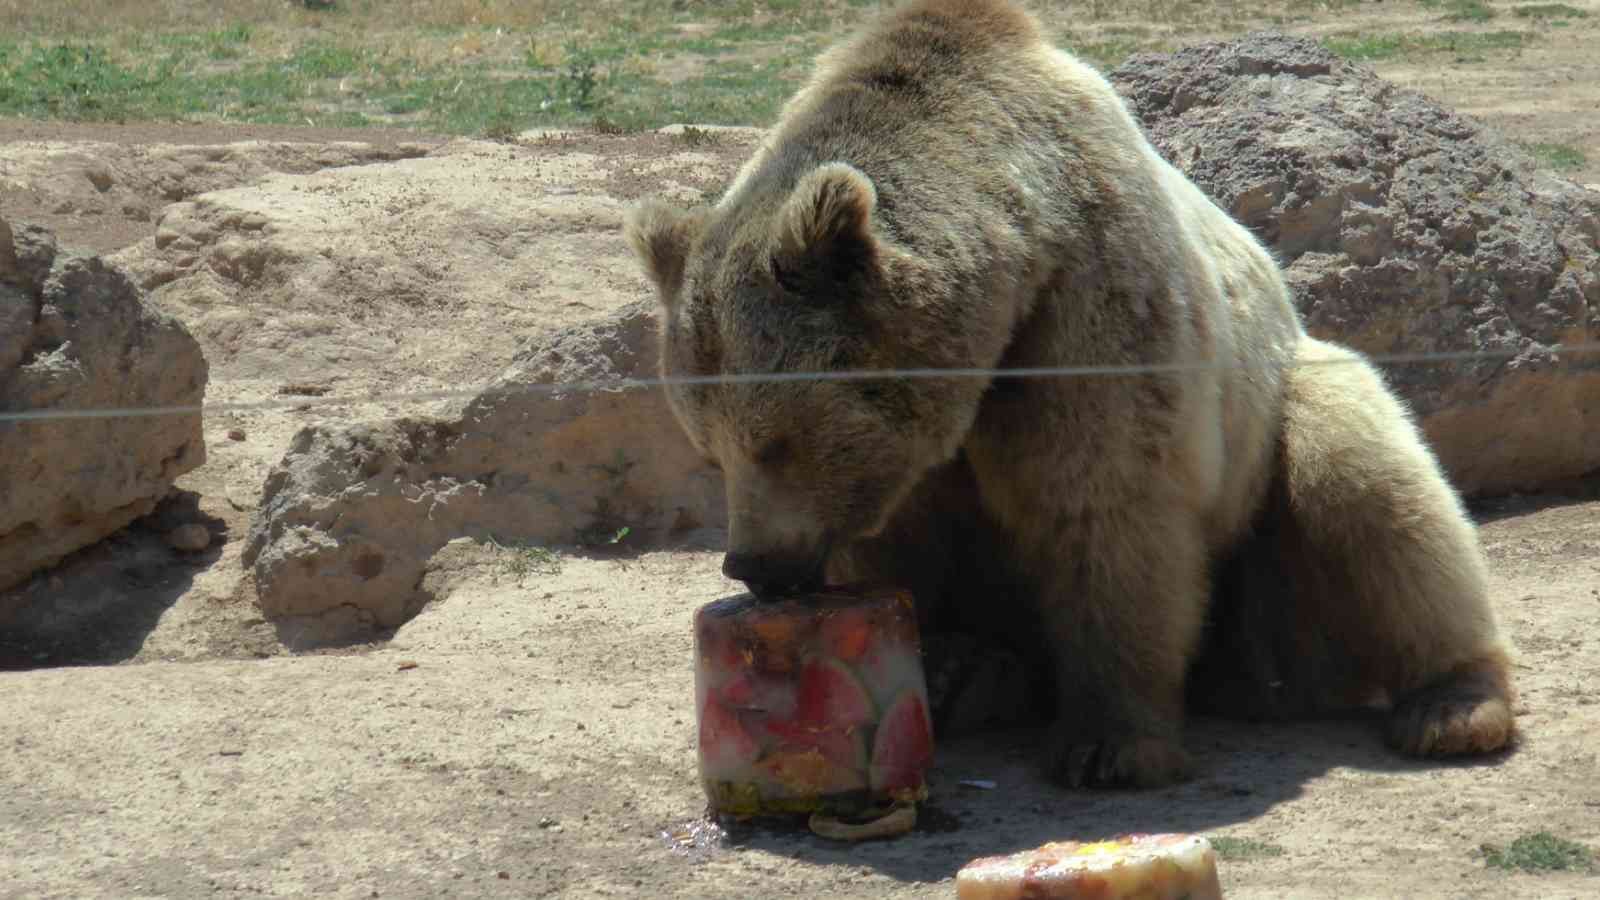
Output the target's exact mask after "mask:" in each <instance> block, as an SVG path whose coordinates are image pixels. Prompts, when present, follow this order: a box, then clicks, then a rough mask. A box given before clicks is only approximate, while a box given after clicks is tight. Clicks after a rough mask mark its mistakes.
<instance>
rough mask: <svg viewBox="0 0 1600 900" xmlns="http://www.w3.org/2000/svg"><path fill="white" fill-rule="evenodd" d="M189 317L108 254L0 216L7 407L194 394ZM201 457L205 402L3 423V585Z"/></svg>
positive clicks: (105, 528)
mask: <svg viewBox="0 0 1600 900" xmlns="http://www.w3.org/2000/svg"><path fill="white" fill-rule="evenodd" d="M206 378H207V368H206V361H205V359H204V357H203V356H202V355H201V353H200V347H199V345H198V344H196V343H195V341H194V339H193V338H192V337H190V336H189V334H188V332H187V331H185V330H184V328H183V326H182V325H180V324H179V323H178V322H177V321H175V320H173V319H172V318H170V317H168V316H164V315H161V314H160V313H157V312H155V311H153V310H151V309H150V308H149V307H147V306H146V305H145V303H144V300H143V297H142V295H141V292H140V290H139V288H138V287H137V286H136V285H134V284H133V283H132V282H131V281H130V280H129V279H128V278H127V277H126V275H125V274H123V273H122V272H121V271H120V270H118V269H116V268H113V267H111V266H109V265H107V264H106V263H105V262H104V261H103V260H101V259H100V258H98V257H74V258H65V259H61V258H57V254H56V252H55V242H54V241H53V240H52V239H51V237H50V235H49V234H48V233H46V232H44V231H42V230H40V229H37V228H32V227H21V228H16V227H11V226H6V225H5V224H4V223H0V412H7V413H19V412H40V411H62V412H66V411H71V410H107V409H123V408H135V409H146V408H150V407H164V406H186V407H197V406H198V405H199V404H200V403H201V401H202V399H203V398H204V395H205V388H206ZM204 461H205V445H204V442H203V441H202V440H201V436H200V413H199V412H198V411H197V410H195V409H190V410H188V411H183V412H178V413H175V414H167V413H163V414H158V415H135V416H105V417H100V416H95V417H76V418H61V419H35V420H22V421H4V422H0V590H4V589H5V588H7V587H10V586H12V585H15V584H17V583H18V582H20V581H22V580H23V579H25V578H27V577H28V576H29V575H30V574H32V573H33V572H35V571H37V570H39V569H41V568H44V567H46V566H50V565H53V564H54V563H56V562H57V561H59V560H60V559H61V558H62V557H64V556H66V555H67V554H69V553H71V552H73V551H74V550H77V549H79V548H82V547H85V546H87V545H89V544H92V543H94V542H95V541H98V540H100V539H101V538H103V537H105V536H107V535H109V534H111V533H112V532H114V531H116V530H118V529H120V528H122V527H123V526H125V525H127V524H128V523H129V522H131V521H133V520H134V519H135V518H138V517H139V516H142V515H144V514H145V513H148V512H149V511H150V510H151V509H153V508H154V506H155V504H156V502H157V501H158V500H159V499H161V497H162V496H164V495H165V494H166V493H167V491H168V489H169V488H170V487H171V486H172V482H173V480H174V479H176V478H177V477H178V476H179V475H182V474H183V473H185V472H188V471H189V470H191V469H193V468H195V467H197V466H199V465H200V464H201V463H202V462H204Z"/></svg>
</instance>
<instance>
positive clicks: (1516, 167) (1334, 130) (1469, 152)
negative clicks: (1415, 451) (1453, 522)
mask: <svg viewBox="0 0 1600 900" xmlns="http://www.w3.org/2000/svg"><path fill="white" fill-rule="evenodd" d="M1110 77H1111V79H1112V81H1113V83H1115V84H1116V86H1117V88H1118V90H1119V91H1121V92H1122V93H1123V95H1124V96H1125V97H1126V98H1127V99H1128V100H1129V102H1130V103H1131V105H1132V106H1133V108H1134V110H1135V113H1136V115H1137V116H1138V117H1139V118H1140V119H1141V120H1142V122H1143V124H1144V126H1145V129H1146V131H1147V132H1148V133H1149V135H1150V137H1151V139H1152V141H1153V142H1154V143H1155V144H1156V146H1157V147H1158V148H1159V149H1160V150H1161V152H1162V153H1163V154H1164V155H1165V156H1166V157H1167V158H1168V159H1169V160H1171V161H1172V162H1173V163H1174V164H1175V165H1176V166H1177V167H1178V168H1180V169H1181V170H1183V171H1184V172H1185V173H1187V174H1188V176H1189V177H1190V178H1192V179H1194V180H1195V182H1196V183H1198V184H1199V185H1200V186H1201V188H1202V189H1204V190H1205V191H1206V192H1207V193H1209V194H1210V195H1211V196H1212V197H1214V198H1216V199H1217V201H1218V202H1219V203H1221V204H1222V206H1223V207H1224V208H1225V209H1227V210H1229V211H1230V212H1231V213H1232V214H1233V215H1234V216H1235V217H1236V218H1238V219H1239V220H1240V221H1242V222H1244V223H1245V224H1246V225H1247V226H1249V227H1250V228H1252V229H1254V230H1255V231H1256V232H1257V233H1258V234H1259V235H1261V237H1262V238H1263V239H1264V240H1266V241H1267V242H1268V243H1269V244H1270V245H1271V246H1272V247H1273V248H1274V249H1275V251H1276V252H1277V254H1278V256H1279V258H1280V260H1281V261H1282V262H1283V264H1284V265H1285V266H1286V267H1287V272H1288V277H1289V280H1290V283H1291V285H1292V287H1293V289H1294V292H1295V298H1296V302H1297V303H1298V305H1299V307H1300V310H1301V312H1302V313H1303V314H1304V315H1305V317H1306V321H1307V324H1308V327H1309V328H1310V330H1311V331H1312V332H1313V333H1314V334H1316V335H1318V336H1320V337H1326V338H1330V339H1334V340H1339V341H1343V342H1345V343H1348V344H1350V345H1352V346H1354V347H1356V348H1358V349H1360V350H1362V351H1365V352H1367V353H1371V354H1375V355H1380V356H1384V355H1396V356H1411V355H1416V354H1430V353H1461V352H1467V353H1484V354H1488V355H1485V356H1482V357H1480V358H1476V359H1457V360H1453V361H1430V362H1426V363H1418V362H1410V361H1407V362H1403V363H1397V364H1395V365H1392V366H1386V367H1385V374H1386V376H1387V377H1388V378H1389V379H1390V383H1391V384H1393V385H1394V386H1395V387H1396V388H1397V389H1398V390H1399V391H1400V392H1401V393H1402V394H1403V395H1404V397H1405V398H1406V399H1407V401H1409V403H1410V404H1411V406H1412V408H1413V410H1415V412H1416V413H1417V414H1418V416H1419V418H1420V420H1421V422H1422V425H1423V427H1424V430H1425V431H1426V433H1427V435H1428V437H1429V439H1430V441H1431V442H1432V444H1433V446H1434V447H1435V448H1436V450H1437V451H1438V453H1439V454H1440V456H1441V459H1442V461H1443V463H1444V464H1445V466H1446V468H1447V470H1448V471H1449V472H1450V474H1451V477H1452V478H1453V479H1454V481H1455V483H1456V484H1457V485H1458V486H1459V487H1460V488H1462V489H1463V490H1464V491H1466V492H1468V493H1488V492H1500V491H1507V490H1518V489H1525V488H1532V487H1535V486H1538V485H1541V484H1548V483H1551V482H1553V481H1557V480H1561V479H1565V478H1570V477H1574V476H1579V475H1582V474H1585V473H1588V472H1592V471H1594V470H1596V469H1600V353H1596V352H1593V351H1592V350H1590V351H1589V352H1580V351H1576V350H1573V351H1567V352H1564V351H1563V350H1562V349H1561V347H1562V346H1563V345H1565V346H1567V347H1573V346H1574V345H1582V344H1588V343H1593V342H1595V341H1597V340H1600V251H1597V242H1600V194H1596V193H1595V192H1593V191H1589V190H1586V189H1585V188H1583V187H1580V186H1578V185H1576V184H1573V183H1571V182H1568V181H1564V180H1562V179H1560V178H1558V177H1555V176H1552V175H1550V174H1548V173H1546V172H1542V171H1539V170H1538V168H1537V164H1536V163H1535V162H1534V160H1533V159H1532V158H1530V157H1529V156H1528V155H1527V154H1525V153H1523V152H1522V151H1521V150H1519V149H1518V148H1517V147H1516V146H1514V145H1513V144H1511V143H1510V142H1508V141H1507V140H1505V139H1504V138H1502V137H1500V136H1498V135H1496V134H1494V133H1492V132H1490V131H1488V130H1486V129H1484V128H1483V126H1481V125H1479V124H1478V123H1476V122H1474V121H1473V120H1471V119H1470V118H1468V117H1465V116H1462V115H1459V114H1456V113H1454V112H1451V111H1450V110H1448V109H1446V108H1444V107H1443V106H1441V105H1440V104H1438V103H1436V102H1434V101H1432V100H1429V99H1428V98H1427V97H1425V96H1423V95H1421V94H1418V93H1415V92H1412V91H1407V90H1402V89H1400V88H1398V87H1396V86H1394V85H1393V84H1391V83H1388V82H1386V81H1384V80H1382V79H1380V78H1378V77H1377V76H1376V75H1374V74H1373V73H1372V72H1370V71H1369V70H1367V69H1365V68H1362V67H1360V66H1357V65H1354V64H1351V63H1348V62H1345V61H1344V60H1341V59H1340V58H1338V57H1336V56H1334V55H1333V54H1332V53H1330V52H1328V51H1327V50H1325V49H1323V48H1322V47H1320V46H1318V45H1317V44H1316V43H1314V42H1312V41H1310V40H1306V39H1302V38H1294V37H1287V36H1284V35H1277V34H1257V35H1251V36H1248V37H1246V38H1243V39H1240V40H1237V41H1231V42H1226V43H1211V44H1204V45H1198V46H1194V47H1190V48H1187V49H1184V50H1181V51H1179V52H1177V53H1174V54H1171V55H1141V56H1135V57H1133V58H1131V59H1129V60H1128V61H1127V62H1126V63H1124V64H1123V65H1122V66H1121V67H1119V68H1118V69H1117V70H1115V71H1114V72H1113V73H1112V74H1111V76H1110Z"/></svg>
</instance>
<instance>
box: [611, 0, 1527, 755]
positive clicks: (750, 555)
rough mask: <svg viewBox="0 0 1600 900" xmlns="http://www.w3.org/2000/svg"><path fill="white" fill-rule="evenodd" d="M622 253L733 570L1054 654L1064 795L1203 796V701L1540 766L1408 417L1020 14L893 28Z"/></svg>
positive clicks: (831, 58)
mask: <svg viewBox="0 0 1600 900" xmlns="http://www.w3.org/2000/svg"><path fill="white" fill-rule="evenodd" d="M625 234H626V236H627V238H628V240H629V242H630V245H631V246H632V248H633V250H634V252H635V253H636V254H637V255H638V257H639V258H640V260H641V263H642V267H643V269H644V271H645V272H646V274H647V275H648V276H649V278H650V280H651V281H652V282H653V284H654V287H655V290H656V293H657V295H658V298H659V301H660V305H661V309H662V316H661V334H662V343H661V347H662V356H661V372H662V374H663V375H664V376H666V377H667V379H668V385H667V396H668V399H669V401H670V405H671V408H672V409H673V411H674V413H675V415H676V416H677V418H678V420H679V421H680V423H681V424H682V426H683V428H684V430H685V431H686V433H687V435H688V437H689V439H690V441H691V442H692V443H693V445H694V446H695V447H696V448H697V449H698V450H699V451H700V452H701V453H703V454H704V456H705V457H706V458H707V459H708V460H710V461H712V462H713V463H714V464H715V465H718V466H720V467H721V469H722V471H723V473H724V478H725V483H726V488H727V500H728V510H729V534H728V548H727V554H726V556H725V559H724V565H723V570H724V572H725V573H726V574H727V575H728V576H729V577H731V578H734V579H737V580H740V581H743V582H745V583H746V584H748V585H749V586H750V587H751V589H752V590H754V591H755V592H756V593H757V594H758V595H760V594H771V593H776V592H783V591H788V590H792V589H796V588H803V587H807V586H811V585H815V584H818V583H820V582H822V581H823V580H824V579H827V580H830V581H842V580H877V581H889V582H895V583H899V584H903V585H906V586H908V587H910V588H911V589H912V590H913V591H914V592H915V593H916V596H917V597H918V602H919V604H924V605H926V606H927V607H928V608H929V609H930V610H933V609H939V610H943V611H947V612H950V613H951V614H953V615H954V616H955V617H956V620H957V621H959V622H961V623H962V627H967V626H970V627H973V628H981V627H982V626H983V623H984V622H1001V621H1005V622H1028V621H1032V622H1035V623H1037V627H1038V631H1037V633H1038V634H1040V635H1042V636H1043V638H1044V640H1045V643H1046V646H1047V648H1048V650H1049V652H1050V656H1051V661H1052V666H1051V672H1052V678H1051V685H1050V686H1051V688H1052V689H1053V690H1052V694H1053V702H1054V704H1055V708H1056V713H1057V714H1056V717H1055V720H1054V724H1053V730H1052V740H1051V745H1050V747H1049V752H1048V756H1047V759H1046V762H1047V765H1048V769H1049V772H1050V774H1051V775H1052V777H1054V778H1055V779H1057V780H1059V781H1060V782H1062V783H1064V784H1069V785H1084V784H1091V785H1109V784H1133V785H1157V784H1162V783H1166V782H1169V781H1171V780H1173V779H1176V778H1180V777H1183V776H1184V774H1185V773H1186V772H1188V771H1189V768H1190V764H1189V757H1188V755H1187V754H1186V752H1185V751H1184V749H1183V747H1182V740H1181V725H1182V720H1183V716H1184V712H1185V704H1186V691H1187V694H1188V695H1189V696H1190V699H1191V700H1198V701H1199V704H1200V705H1203V706H1207V707H1210V708H1213V709H1221V710H1235V711H1240V712H1249V713H1252V714H1263V713H1264V714H1269V715H1275V716H1283V715H1292V714H1303V713H1313V712H1326V711H1333V710H1340V709H1349V708H1354V707H1362V706H1366V705H1369V704H1371V703H1373V702H1380V703H1386V704H1388V706H1389V710H1390V711H1389V713H1388V715H1389V723H1390V724H1389V728H1388V737H1389V739H1390V742H1391V743H1392V745H1393V746H1394V747H1395V748H1397V749H1398V750H1400V751H1401V752H1404V753H1408V754H1413V755H1420V756H1428V755H1450V754H1467V753H1485V752H1489V751H1494V750H1497V749H1500V748H1503V747H1506V746H1507V745H1509V744H1510V743H1511V742H1512V741H1513V739H1514V734H1515V725H1514V721H1513V716H1512V712H1511V706H1512V687H1511V684H1510V679H1509V674H1508V665H1509V663H1508V648H1507V646H1506V645H1505V643H1504V641H1503V640H1502V638H1501V637H1500V635H1499V634H1498V631H1497V626H1496V622H1495V619H1494V616H1493V614H1492V611H1491V609H1490V606H1489V602H1488V598H1487V589H1486V584H1487V576H1486V566H1485V560H1484V558H1483V556H1482V554H1481V552H1480V550H1479V548H1478V546H1477V543H1476V534H1475V531H1474V528H1473V526H1472V524H1471V522H1470V521H1469V520H1468V518H1467V517H1466V515H1465V512H1464V510H1463V508H1462V505H1461V503H1460V500H1459V498H1458V497H1457V495H1456V493H1455V492H1454V491H1453V489H1452V488H1451V487H1450V485H1449V484H1448V483H1447V481H1446V480H1445V478H1444V477H1443V474H1442V473H1441V470H1440V468H1439V466H1438V464H1437V462H1436V461H1435V459H1434V457H1433V456H1432V454H1431V453H1430V451H1429V450H1428V449H1427V447H1426V446H1425V444H1424V443H1423V440H1422V439H1421V436H1420V434H1419V432H1418V430H1417V428H1416V427H1415V425H1414V424H1413V422H1412V420H1411V418H1410V416H1409V413H1408V411H1407V410H1406V409H1405V408H1404V407H1403V406H1402V405H1401V403H1400V402H1399V401H1398V399H1397V398H1396V397H1395V396H1394V395H1393V394H1392V393H1391V392H1390V391H1389V390H1388V388H1387V387H1386V385H1385V384H1384V382H1383V381H1382V379H1381V377H1380V376H1379V374H1378V373H1377V372H1376V370H1374V369H1373V368H1372V367H1371V366H1370V365H1369V364H1368V363H1367V362H1366V361H1365V360H1364V359H1362V358H1361V357H1359V356H1357V355H1356V354H1355V353H1353V352H1351V351H1349V350H1346V349H1343V348H1341V347H1338V346H1335V345H1333V344H1329V343H1326V342H1324V341H1320V340H1316V339H1313V338H1311V337H1310V336H1308V335H1307V334H1306V333H1305V332H1304V331H1303V330H1302V327H1301V323H1300V321H1299V319H1298V316H1297V313H1296V311H1295V309H1294V307H1293V305H1292V303H1291V299H1290V295H1289V292H1288V290H1287V288H1286V286H1285V282H1284V280H1283V278H1282V276H1281V274H1280V271H1279V268H1278V266H1277V264H1276V262H1275V260H1274V258H1273V257H1272V256H1271V255H1270V254H1269V252H1268V251H1267V250H1266V249H1265V248H1264V247H1263V246H1262V245H1261V244H1260V243H1259V242H1258V241H1257V240H1256V239H1255V238H1254V237H1253V235H1252V234H1251V233H1250V232H1249V231H1247V230H1246V229H1245V228H1243V227H1242V226H1240V225H1239V224H1237V223H1236V222H1235V221H1233V220H1232V219H1231V218H1230V217H1229V216H1228V215H1227V214H1226V213H1225V212H1224V211H1223V210H1222V209H1220V208H1219V207H1217V206H1216V205H1215V204H1214V203H1212V202H1211V201H1210V200H1209V199H1208V198H1207V197H1206V196H1205V195H1204V194H1202V193H1201V191H1200V190H1199V189H1197V188H1196V187H1195V186H1194V185H1193V184H1192V183H1191V182H1189V181H1188V180H1187V179H1186V178H1185V177H1184V176H1183V175H1182V174H1181V173H1180V172H1178V171H1177V170H1176V169H1175V168H1173V167H1172V166H1170V165H1169V164H1168V163H1166V162H1165V161H1164V160H1163V159H1162V158H1161V157H1160V156H1159V155H1158V154H1157V153H1156V151H1155V150H1154V149H1153V148H1152V147H1151V145H1150V144H1149V143H1148V142H1147V141H1146V139H1145V137H1144V135H1143V133H1142V132H1141V130H1140V128H1139V126H1138V124H1137V123H1136V122H1135V121H1134V119H1133V118H1132V116H1131V115H1130V114H1129V112H1128V110H1127V108H1126V107H1125V106H1124V104H1123V103H1122V101H1121V99H1120V98H1119V97H1118V95H1117V94H1116V93H1115V92H1114V91H1113V89H1112V88H1111V86H1110V85H1109V84H1108V83H1107V82H1106V81H1105V80H1104V79H1103V78H1102V77H1101V76H1100V75H1099V74H1097V73H1096V72H1095V71H1094V70H1092V69H1090V68H1088V67H1087V66H1085V65H1083V64H1082V63H1080V62H1079V61H1077V60H1076V59H1074V58H1073V57H1072V56H1071V55H1069V54H1068V53H1066V52H1064V51H1062V50H1060V49H1058V48H1056V47H1054V46H1052V45H1051V44H1050V43H1049V42H1048V41H1047V40H1046V38H1045V37H1044V35H1043V33H1042V30H1041V28H1040V26H1039V24H1038V22H1037V20H1036V19H1035V18H1034V17H1033V16H1032V15H1031V14H1030V13H1028V12H1027V11H1025V10H1024V9H1022V8H1020V7H1019V6H1017V5H1015V4H1013V3H1011V2H1005V0H914V2H906V3H903V4H901V5H899V6H897V7H895V8H893V9H891V10H890V11H888V12H886V13H885V14H883V15H882V16H881V17H880V18H878V19H877V20H876V21H875V22H874V23H872V24H870V25H869V26H868V27H866V28H864V29H863V30H862V31H861V32H860V33H859V34H857V35H856V36H854V37H853V38H851V39H849V40H847V41H845V42H844V43H842V44H840V45H839V46H837V47H835V48H834V49H832V50H831V51H829V52H827V53H825V54H824V55H823V57H822V58H821V59H820V60H819V63H818V66H817V69H816V72H815V74H814V75H813V77H812V78H811V79H810V80H809V82H808V83H807V84H806V85H805V86H804V87H803V88H802V89H801V90H800V91H799V92H798V93H797V94H796V96H794V97H793V98H792V99H791V100H790V101H789V102H788V103H787V105H786V106H785V107H784V109H783V111H782V115H781V119H780V121H779V122H778V124H777V125H776V126H775V127H774V128H773V129H772V130H771V132H770V135H769V136H768V138H767V139H766V140H765V141H764V142H763V143H762V145H761V146H760V148H759V149H758V150H757V152H756V153H755V154H754V155H753V156H752V158H751V159H750V160H749V161H748V163H747V164H746V165H745V166H744V167H743V168H742V169H741V170H740V172H739V174H738V176H737V178H736V179H735V180H734V182H733V183H732V184H731V185H730V187H729V188H728V189H727V191H726V193H725V194H724V195H723V196H722V197H721V199H720V201H719V202H717V203H716V204H715V205H714V206H701V207H697V208H693V209H683V208H678V207H674V206H671V205H668V204H665V203H663V202H660V201H656V200H647V201H644V202H642V203H640V204H638V205H636V206H635V207H633V208H632V209H631V210H630V211H629V212H628V215H627V217H626V222H625ZM949 369H956V370H962V371H957V372H942V371H939V370H949ZM1062 369H1065V370H1066V371H1059V370H1062ZM995 370H999V371H995ZM1007 370H1020V371H1009V372H1008V371H1007ZM1039 370H1045V371H1039ZM774 374H775V375H777V376H778V377H777V378H765V377H763V378H742V379H741V378H730V379H724V380H720V381H716V380H709V379H704V378H687V379H678V380H676V381H674V380H673V379H674V377H675V376H770V375H774ZM1013 613H1016V614H1017V617H1016V618H1014V619H1013V618H1012V614H1013ZM1010 627H1012V628H1013V629H1014V630H1016V631H1020V632H1029V633H1031V632H1032V631H1033V629H1032V627H1030V626H1027V625H1012V626H1010ZM1022 636H1023V637H1026V634H1024V635H1022Z"/></svg>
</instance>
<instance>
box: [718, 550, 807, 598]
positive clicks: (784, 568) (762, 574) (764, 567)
mask: <svg viewBox="0 0 1600 900" xmlns="http://www.w3.org/2000/svg"><path fill="white" fill-rule="evenodd" d="M722 574H723V575H725V576H727V577H729V578H731V579H733V580H734V581H742V582H744V584H745V586H746V587H748V588H750V591H751V592H752V593H754V594H755V595H756V596H758V597H759V596H766V595H771V594H776V593H780V592H783V591H788V590H809V589H812V588H816V587H820V586H821V584H822V567H821V565H820V564H819V563H818V562H817V561H815V560H812V559H811V558H809V557H799V556H789V555H786V554H777V553H729V554H727V555H726V556H724V557H722Z"/></svg>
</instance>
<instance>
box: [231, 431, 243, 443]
mask: <svg viewBox="0 0 1600 900" xmlns="http://www.w3.org/2000/svg"><path fill="white" fill-rule="evenodd" d="M228 440H230V441H242V440H244V429H243V428H229V429H228Z"/></svg>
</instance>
